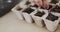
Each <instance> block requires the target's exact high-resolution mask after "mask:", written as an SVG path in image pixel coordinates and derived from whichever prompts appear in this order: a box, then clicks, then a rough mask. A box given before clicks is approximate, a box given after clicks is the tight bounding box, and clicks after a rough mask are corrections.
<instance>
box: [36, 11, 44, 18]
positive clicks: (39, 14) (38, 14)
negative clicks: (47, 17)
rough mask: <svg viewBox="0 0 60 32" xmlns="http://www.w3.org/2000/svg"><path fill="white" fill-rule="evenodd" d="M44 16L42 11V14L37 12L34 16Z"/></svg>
mask: <svg viewBox="0 0 60 32" xmlns="http://www.w3.org/2000/svg"><path fill="white" fill-rule="evenodd" d="M44 14H45V12H44V11H42V12H40V11H38V12H37V13H36V14H35V16H39V17H42V16H43V15H44Z"/></svg>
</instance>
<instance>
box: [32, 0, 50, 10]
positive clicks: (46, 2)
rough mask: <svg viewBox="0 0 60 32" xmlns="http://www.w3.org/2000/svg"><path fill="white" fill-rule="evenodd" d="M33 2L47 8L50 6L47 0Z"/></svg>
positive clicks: (34, 0)
mask: <svg viewBox="0 0 60 32" xmlns="http://www.w3.org/2000/svg"><path fill="white" fill-rule="evenodd" d="M33 2H34V3H35V4H36V5H38V6H42V7H44V8H45V9H48V8H49V3H48V1H47V0H33Z"/></svg>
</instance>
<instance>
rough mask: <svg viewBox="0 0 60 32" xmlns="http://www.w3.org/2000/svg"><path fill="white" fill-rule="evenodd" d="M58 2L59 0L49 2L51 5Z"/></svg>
mask: <svg viewBox="0 0 60 32" xmlns="http://www.w3.org/2000/svg"><path fill="white" fill-rule="evenodd" d="M58 2H59V0H52V1H51V3H53V4H56V3H58Z"/></svg>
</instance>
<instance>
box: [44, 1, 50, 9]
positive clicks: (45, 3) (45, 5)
mask: <svg viewBox="0 0 60 32" xmlns="http://www.w3.org/2000/svg"><path fill="white" fill-rule="evenodd" d="M43 7H44V8H46V9H48V8H49V3H48V1H47V0H44V1H43Z"/></svg>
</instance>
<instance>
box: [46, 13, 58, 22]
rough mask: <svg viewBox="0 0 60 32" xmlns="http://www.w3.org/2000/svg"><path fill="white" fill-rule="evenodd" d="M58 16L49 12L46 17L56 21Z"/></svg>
mask: <svg viewBox="0 0 60 32" xmlns="http://www.w3.org/2000/svg"><path fill="white" fill-rule="evenodd" d="M58 18H59V17H58V16H55V15H53V14H51V13H49V14H48V16H47V17H46V19H48V20H50V21H55V20H58Z"/></svg>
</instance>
